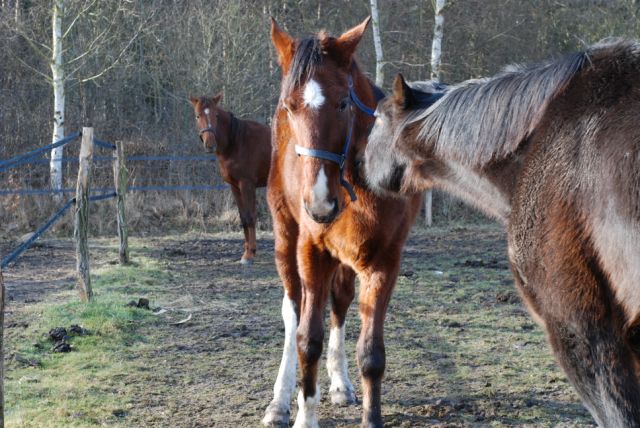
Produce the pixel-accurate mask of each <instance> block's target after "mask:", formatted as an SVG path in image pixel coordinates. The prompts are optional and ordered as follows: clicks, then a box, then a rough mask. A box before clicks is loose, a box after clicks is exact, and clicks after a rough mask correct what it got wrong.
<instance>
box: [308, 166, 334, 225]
mask: <svg viewBox="0 0 640 428" xmlns="http://www.w3.org/2000/svg"><path fill="white" fill-rule="evenodd" d="M312 190H313V201H312V202H311V209H312V210H313V212H314V213H315V214H319V215H327V214H330V213H331V212H332V211H333V207H334V205H335V201H331V202H329V201H327V196H328V195H329V180H328V179H327V174H325V172H324V165H323V166H321V167H320V171H318V176H317V177H316V182H315V184H314V185H313V189H312Z"/></svg>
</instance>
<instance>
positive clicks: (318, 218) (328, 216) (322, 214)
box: [304, 198, 340, 224]
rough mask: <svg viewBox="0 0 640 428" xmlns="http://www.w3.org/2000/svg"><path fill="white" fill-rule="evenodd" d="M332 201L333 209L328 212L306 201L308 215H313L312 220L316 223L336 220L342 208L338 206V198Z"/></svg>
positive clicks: (305, 207) (305, 206)
mask: <svg viewBox="0 0 640 428" xmlns="http://www.w3.org/2000/svg"><path fill="white" fill-rule="evenodd" d="M332 202H333V208H331V210H330V211H328V212H327V211H325V210H318V209H317V208H315V207H312V206H309V204H307V203H306V202H305V203H304V210H305V212H306V213H307V215H308V216H309V217H311V220H313V221H315V222H316V223H320V224H328V223H331V222H332V221H334V220H335V219H336V217H338V214H339V213H340V208H339V207H338V200H337V199H335V198H334V199H333V201H332Z"/></svg>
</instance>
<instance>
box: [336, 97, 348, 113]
mask: <svg viewBox="0 0 640 428" xmlns="http://www.w3.org/2000/svg"><path fill="white" fill-rule="evenodd" d="M347 107H349V98H344V99H343V100H342V101H340V106H339V107H338V110H339V111H340V112H343V111H345V110H346V109H347Z"/></svg>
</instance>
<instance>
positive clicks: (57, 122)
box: [49, 0, 64, 190]
mask: <svg viewBox="0 0 640 428" xmlns="http://www.w3.org/2000/svg"><path fill="white" fill-rule="evenodd" d="M63 16H64V0H54V1H53V14H52V17H53V19H52V29H53V37H52V45H53V46H52V48H53V49H52V57H51V78H52V84H53V137H52V143H55V142H56V141H58V140H61V139H62V138H64V68H63V62H62V37H63V35H62V17H63ZM63 152H64V146H60V147H55V148H53V149H52V150H51V161H50V164H49V175H50V180H51V188H52V189H54V190H61V189H62V160H61V159H62V154H63Z"/></svg>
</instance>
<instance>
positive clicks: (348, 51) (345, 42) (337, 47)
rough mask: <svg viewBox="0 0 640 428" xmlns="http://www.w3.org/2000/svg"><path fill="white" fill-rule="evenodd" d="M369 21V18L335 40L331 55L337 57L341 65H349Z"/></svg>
mask: <svg viewBox="0 0 640 428" xmlns="http://www.w3.org/2000/svg"><path fill="white" fill-rule="evenodd" d="M369 21H371V17H370V16H368V17H367V18H366V19H365V20H364V21H362V22H361V23H360V24H358V25H356V26H355V27H353V28H352V29H350V30H347V31H346V32H344V33H343V34H342V35H341V36H340V37H338V38H337V39H335V42H334V49H333V51H334V52H333V53H334V55H335V56H337V57H338V60H339V61H340V62H341V63H342V65H344V66H349V65H350V64H351V58H352V57H353V54H354V53H355V52H356V48H357V47H358V43H360V40H362V36H363V35H364V32H365V30H366V29H367V26H368V25H369Z"/></svg>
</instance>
